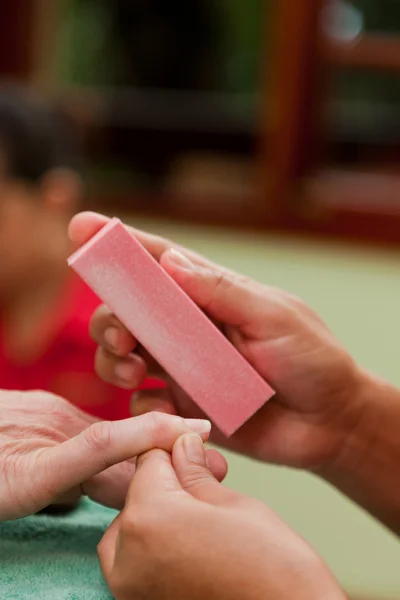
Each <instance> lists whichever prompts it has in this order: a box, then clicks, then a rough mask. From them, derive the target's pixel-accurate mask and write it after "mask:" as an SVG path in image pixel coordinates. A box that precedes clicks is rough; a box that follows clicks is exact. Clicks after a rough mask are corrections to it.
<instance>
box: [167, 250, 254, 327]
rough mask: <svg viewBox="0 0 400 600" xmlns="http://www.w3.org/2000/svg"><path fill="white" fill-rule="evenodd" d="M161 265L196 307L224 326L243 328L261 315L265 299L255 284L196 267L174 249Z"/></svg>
mask: <svg viewBox="0 0 400 600" xmlns="http://www.w3.org/2000/svg"><path fill="white" fill-rule="evenodd" d="M161 264H162V266H163V267H164V269H165V270H166V271H167V272H168V273H169V275H171V277H172V278H173V279H174V280H175V281H176V283H177V284H178V285H179V286H180V287H181V288H182V289H183V290H184V291H185V292H186V293H187V294H188V295H189V296H190V297H191V298H192V300H193V301H194V302H195V303H196V304H197V305H198V306H199V307H200V308H202V309H203V310H204V311H206V312H207V313H208V314H209V315H210V316H211V317H213V318H214V319H217V320H218V321H220V322H222V323H224V324H225V325H231V326H236V327H242V328H245V327H246V326H247V325H248V323H249V320H251V321H257V320H259V319H260V317H262V316H263V314H264V312H265V308H264V307H265V298H263V296H262V295H261V294H260V293H258V290H257V288H256V286H255V284H252V283H251V282H246V281H244V280H242V279H240V278H238V277H236V276H234V275H233V276H232V275H228V274H227V273H226V272H225V271H224V270H223V269H218V268H216V269H210V268H204V267H199V266H197V265H195V264H193V263H192V262H190V261H189V260H188V258H187V256H184V255H183V254H180V253H178V252H176V251H175V250H170V251H169V252H167V253H165V254H164V255H163V256H162V258H161Z"/></svg>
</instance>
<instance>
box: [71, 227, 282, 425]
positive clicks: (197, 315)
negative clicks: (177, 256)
mask: <svg viewBox="0 0 400 600" xmlns="http://www.w3.org/2000/svg"><path fill="white" fill-rule="evenodd" d="M68 262H69V265H70V266H71V267H72V268H73V269H74V270H75V271H76V272H77V273H78V274H79V275H80V276H81V277H82V279H83V280H84V281H85V282H86V283H87V284H88V285H89V286H90V287H91V288H92V289H93V290H94V292H95V293H96V294H97V295H98V296H99V297H100V298H101V299H102V301H103V302H104V303H105V304H106V305H107V306H108V308H109V309H110V310H111V311H112V312H113V313H114V314H115V315H116V316H117V317H118V318H119V319H120V321H121V322H122V323H123V324H124V325H125V326H126V327H127V328H128V329H129V331H130V332H131V333H132V334H133V335H134V337H135V338H136V339H137V340H138V341H139V342H140V344H142V345H143V346H144V347H145V348H146V349H147V350H148V352H150V354H151V355H152V356H154V358H155V359H156V360H157V361H158V362H159V363H160V364H161V365H162V366H163V367H164V369H165V370H166V371H167V372H168V373H169V374H170V375H171V377H173V379H174V380H175V381H176V382H177V383H178V384H179V385H180V386H181V387H182V388H183V389H184V390H185V391H186V393H187V394H188V395H189V396H190V397H191V398H192V399H193V401H194V402H196V404H197V405H198V406H199V407H200V408H201V409H202V410H203V411H204V412H205V413H206V414H207V416H208V417H209V418H210V419H211V421H213V422H214V423H215V425H216V426H217V427H218V428H219V429H220V430H221V431H223V432H224V433H225V435H227V436H231V435H232V434H233V433H234V432H235V431H236V430H237V429H239V428H240V427H241V426H242V425H243V424H244V423H245V422H246V421H247V420H248V419H249V418H250V417H251V416H252V415H253V414H254V413H255V412H256V411H257V410H259V409H260V408H261V407H262V406H263V405H264V404H265V402H266V401H267V400H269V399H270V398H271V397H272V396H273V395H274V391H273V390H272V389H271V387H270V386H269V385H268V384H267V383H266V382H265V381H264V380H263V379H262V378H261V377H260V376H259V375H258V373H256V371H255V370H254V369H253V368H252V367H251V366H250V365H249V363H248V362H247V361H246V360H245V359H244V358H243V357H242V356H241V355H240V354H239V352H237V350H236V349H235V348H234V347H233V346H232V344H231V343H230V342H229V341H228V340H227V339H226V338H225V337H224V336H223V334H222V333H221V332H220V331H219V330H218V329H217V327H215V326H214V324H213V323H212V322H211V321H210V320H209V319H208V318H207V317H206V315H205V314H204V313H203V312H202V311H201V310H200V309H199V308H198V306H196V304H195V303H194V302H193V301H192V300H191V299H190V298H189V297H188V296H187V295H186V294H185V293H184V292H183V291H182V290H181V288H180V287H179V286H178V285H177V284H176V283H175V282H174V281H173V279H172V278H171V277H170V276H169V275H168V274H167V273H166V272H165V271H164V269H162V267H161V266H160V265H159V264H158V262H157V261H156V260H155V259H154V258H153V257H152V256H151V255H150V254H149V253H148V252H147V250H145V248H144V247H143V246H142V245H141V244H140V243H139V242H138V241H137V240H136V239H135V238H134V237H133V236H132V235H130V233H128V231H127V230H126V229H125V227H124V226H123V225H122V223H121V222H120V221H119V220H118V219H112V220H111V221H110V222H109V223H108V224H107V225H106V226H105V227H104V228H103V229H102V230H101V231H100V232H99V233H97V234H96V235H95V236H94V237H93V238H92V239H91V240H90V241H89V242H88V243H87V244H86V245H85V246H83V247H82V248H81V249H80V250H78V252H76V253H75V254H74V255H73V256H71V258H70V259H69V261H68Z"/></svg>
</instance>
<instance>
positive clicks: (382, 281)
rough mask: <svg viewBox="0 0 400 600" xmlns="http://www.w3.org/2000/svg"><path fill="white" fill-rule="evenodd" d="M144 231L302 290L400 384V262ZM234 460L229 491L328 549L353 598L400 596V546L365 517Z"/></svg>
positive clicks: (291, 476)
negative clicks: (255, 500) (244, 496)
mask: <svg viewBox="0 0 400 600" xmlns="http://www.w3.org/2000/svg"><path fill="white" fill-rule="evenodd" d="M135 224H136V226H139V227H143V228H145V229H149V230H152V231H155V232H158V233H162V234H164V235H167V236H169V237H171V238H173V239H176V240H177V241H180V242H182V243H183V244H185V245H190V246H191V247H193V248H195V249H197V250H199V251H201V252H203V253H204V254H206V255H208V256H209V257H212V258H213V259H215V260H217V261H219V262H221V263H223V264H225V265H226V266H229V267H232V268H235V269H237V270H239V271H242V272H243V273H246V274H248V275H250V276H252V277H254V278H256V279H258V280H260V281H263V282H267V283H269V284H273V285H277V286H281V287H283V288H285V289H287V290H289V291H291V292H294V293H295V294H297V295H298V296H300V297H302V298H303V299H304V300H306V301H307V302H308V303H309V304H311V305H312V306H313V307H314V308H315V309H316V310H317V311H318V312H319V314H320V315H321V316H322V317H323V318H324V319H325V321H326V322H327V324H328V325H329V326H330V327H331V329H332V330H333V331H334V332H335V334H336V335H337V336H338V337H339V339H340V340H341V341H342V342H343V343H344V344H345V345H346V346H347V348H348V349H349V350H350V351H351V352H352V353H353V355H355V356H356V358H357V359H358V360H359V361H360V362H361V363H362V364H363V365H364V366H366V367H368V368H370V369H371V370H374V371H375V372H378V373H379V374H380V375H382V376H385V377H387V378H388V379H390V380H391V381H392V382H394V383H397V384H398V385H399V386H400V369H399V356H398V338H399V337H400V317H399V308H398V307H399V302H400V254H395V253H385V252H379V251H377V250H375V251H374V250H359V249H354V248H349V247H347V246H342V247H341V246H340V245H328V244H323V243H314V242H310V243H308V242H296V241H292V240H283V239H282V238H275V237H272V236H270V235H268V234H265V235H240V234H238V235H236V234H235V235H234V234H232V233H230V232H224V231H219V230H218V231H213V230H208V229H202V228H192V227H190V228H189V227H182V226H172V225H169V224H168V225H167V224H163V223H159V222H148V221H143V220H140V221H135ZM399 435H400V427H399ZM228 459H229V465H230V472H229V477H228V480H227V482H228V485H230V486H231V487H233V488H235V489H237V490H240V491H242V492H245V493H247V494H250V495H252V496H255V497H258V498H260V499H262V500H264V501H265V502H267V503H268V504H269V505H270V506H271V507H272V508H274V509H275V510H276V511H277V512H278V513H279V514H280V515H281V516H282V517H283V518H284V519H285V520H286V521H287V522H289V523H290V524H291V525H292V526H293V527H294V528H295V529H296V530H297V531H298V532H300V533H301V534H303V535H304V536H305V537H306V538H307V539H308V540H309V541H310V542H311V543H312V544H313V545H314V546H315V547H316V548H317V549H318V551H319V552H320V553H321V554H322V555H323V556H324V558H325V559H326V560H327V561H328V563H329V565H330V566H331V568H333V570H334V571H335V573H336V575H337V576H338V577H339V579H340V581H341V582H342V584H343V585H344V586H345V588H346V590H347V591H348V592H351V593H352V594H353V593H354V595H355V596H361V597H363V598H364V597H366V598H372V599H374V600H375V599H379V600H380V599H382V600H386V599H391V600H392V599H393V600H394V599H398V598H400V568H399V564H400V543H399V542H398V541H397V540H396V539H395V538H394V537H392V536H391V535H390V534H389V533H387V532H386V531H385V530H384V529H383V528H382V527H380V526H379V525H378V524H376V523H375V522H373V521H372V520H371V519H370V518H369V517H368V516H366V515H365V514H364V513H363V512H362V511H361V510H359V509H357V508H356V507H354V506H353V505H352V504H351V503H350V502H348V501H347V500H345V499H343V498H342V497H341V496H340V495H339V494H337V493H336V492H335V491H334V490H332V489H331V488H330V487H328V486H327V485H325V484H323V483H322V482H320V481H319V480H317V479H316V478H314V477H311V476H308V475H305V474H302V473H298V472H292V471H289V470H286V469H279V468H274V467H267V466H263V465H259V464H255V463H253V462H251V461H249V460H247V459H242V458H239V457H236V456H228ZM399 469H400V466H399ZM399 479H400V478H399ZM394 484H395V485H396V483H394ZM399 485H400V483H399Z"/></svg>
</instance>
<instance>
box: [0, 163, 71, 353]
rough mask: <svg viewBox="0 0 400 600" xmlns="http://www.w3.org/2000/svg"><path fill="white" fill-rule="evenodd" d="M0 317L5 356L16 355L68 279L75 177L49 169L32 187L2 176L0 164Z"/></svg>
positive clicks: (65, 172)
mask: <svg viewBox="0 0 400 600" xmlns="http://www.w3.org/2000/svg"><path fill="white" fill-rule="evenodd" d="M0 183H1V185H0V254H1V255H2V256H5V257H7V260H2V261H1V262H0V311H1V314H2V322H3V324H4V325H3V327H4V330H3V332H2V333H3V335H4V336H5V338H6V339H7V347H8V350H9V352H10V354H14V353H16V354H17V355H18V353H19V351H20V349H21V347H22V348H24V346H25V341H26V340H30V339H31V332H32V330H33V328H34V327H35V324H36V323H37V321H38V320H39V319H41V318H42V317H43V315H45V314H47V312H48V306H49V303H50V302H52V300H53V299H54V297H55V296H56V295H57V294H58V293H59V289H60V285H62V283H63V282H64V281H65V279H66V278H67V277H68V271H67V267H66V259H67V257H68V254H69V252H70V249H71V245H70V241H69V239H68V236H67V227H68V222H69V220H70V219H71V217H72V215H73V214H74V213H75V212H76V210H77V208H78V206H79V201H80V196H81V191H82V190H81V187H82V186H81V182H80V179H79V177H78V176H77V175H76V174H75V173H73V172H72V171H69V170H67V169H55V170H54V171H50V172H49V173H47V174H46V175H45V176H44V177H43V178H42V180H41V181H40V182H38V183H36V184H33V183H28V182H23V181H19V180H17V179H13V178H10V177H8V176H7V175H6V172H5V169H4V166H3V168H2V161H1V159H0Z"/></svg>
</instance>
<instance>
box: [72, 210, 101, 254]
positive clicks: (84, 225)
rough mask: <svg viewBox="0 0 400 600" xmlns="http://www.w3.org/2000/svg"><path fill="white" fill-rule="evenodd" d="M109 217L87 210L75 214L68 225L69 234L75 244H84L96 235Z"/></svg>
mask: <svg viewBox="0 0 400 600" xmlns="http://www.w3.org/2000/svg"><path fill="white" fill-rule="evenodd" d="M108 220H109V219H108V217H105V216H104V215H99V214H98V213H95V212H90V211H85V212H81V213H78V214H77V215H75V216H74V217H73V218H72V219H71V222H70V224H69V227H68V236H69V239H70V240H71V242H72V243H73V244H74V246H77V247H79V246H82V244H85V243H86V242H87V241H88V240H90V238H91V237H93V236H94V234H95V233H97V232H98V231H99V230H100V229H101V228H102V227H103V226H104V225H105V224H106V223H107V222H108Z"/></svg>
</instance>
